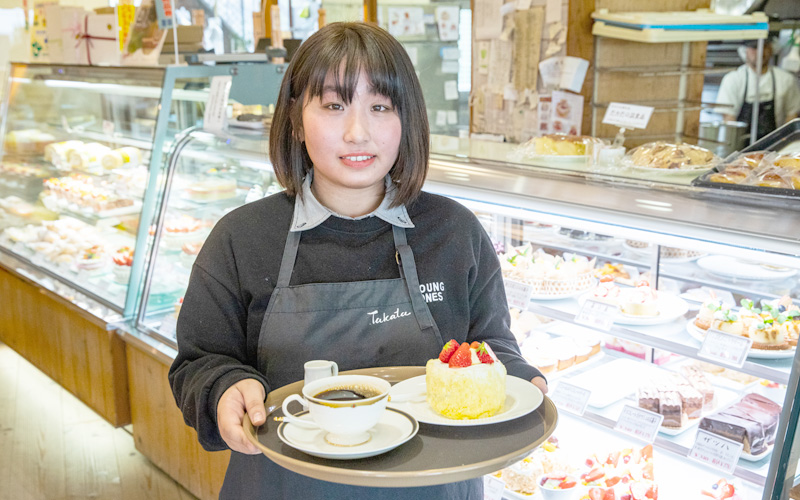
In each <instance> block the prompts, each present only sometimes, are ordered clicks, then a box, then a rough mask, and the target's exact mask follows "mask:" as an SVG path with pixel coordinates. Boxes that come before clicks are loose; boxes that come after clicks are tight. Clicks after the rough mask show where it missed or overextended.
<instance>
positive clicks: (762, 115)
mask: <svg viewBox="0 0 800 500" xmlns="http://www.w3.org/2000/svg"><path fill="white" fill-rule="evenodd" d="M769 74H770V76H771V77H772V100H770V101H763V102H760V103H759V105H758V135H757V136H756V139H761V138H762V137H764V136H765V135H767V134H769V133H770V132H772V131H773V130H775V129H776V128H778V124H777V121H776V120H775V72H774V70H772V69H770V70H769ZM748 83H750V74H749V73H748V72H745V78H744V97H743V98H742V109H740V110H739V116H737V117H736V120H737V121H740V122H744V123H746V124H747V125H748V130H750V129H749V126H750V121H751V120H752V119H753V105H752V104H751V103H748V102H747V84H748ZM760 92H761V91H760V89H756V93H758V94H759V97H761V96H760Z"/></svg>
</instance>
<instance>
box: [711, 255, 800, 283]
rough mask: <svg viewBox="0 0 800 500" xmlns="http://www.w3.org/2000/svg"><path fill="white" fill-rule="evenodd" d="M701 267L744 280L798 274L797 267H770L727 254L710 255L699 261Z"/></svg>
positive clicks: (777, 277) (724, 275)
mask: <svg viewBox="0 0 800 500" xmlns="http://www.w3.org/2000/svg"><path fill="white" fill-rule="evenodd" d="M697 265H698V266H700V268H701V269H703V270H705V271H707V272H709V273H711V274H715V275H717V276H722V277H723V278H738V279H743V280H779V279H784V278H789V277H791V276H794V275H795V274H797V269H788V268H787V269H770V268H767V267H764V266H763V265H761V264H757V263H753V262H749V261H744V260H740V259H737V258H735V257H729V256H727V255H710V256H707V257H703V258H702V259H699V260H698V261H697Z"/></svg>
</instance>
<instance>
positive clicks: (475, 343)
mask: <svg viewBox="0 0 800 500" xmlns="http://www.w3.org/2000/svg"><path fill="white" fill-rule="evenodd" d="M480 346H481V343H480V342H478V341H477V340H476V341H475V342H473V343H471V344H470V345H469V348H470V349H477V348H479V347H480Z"/></svg>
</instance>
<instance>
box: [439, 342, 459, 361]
mask: <svg viewBox="0 0 800 500" xmlns="http://www.w3.org/2000/svg"><path fill="white" fill-rule="evenodd" d="M456 349H458V341H456V340H455V339H450V341H449V342H448V343H446V344H445V345H444V347H442V352H440V353H439V361H441V362H442V363H447V362H448V361H450V356H452V355H453V353H454V352H456Z"/></svg>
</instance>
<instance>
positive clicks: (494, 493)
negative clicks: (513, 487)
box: [483, 475, 506, 500]
mask: <svg viewBox="0 0 800 500" xmlns="http://www.w3.org/2000/svg"><path fill="white" fill-rule="evenodd" d="M505 487H506V483H505V482H504V481H503V480H502V479H500V478H497V477H494V476H488V475H487V476H483V500H501V499H502V498H503V490H504V489H505Z"/></svg>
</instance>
